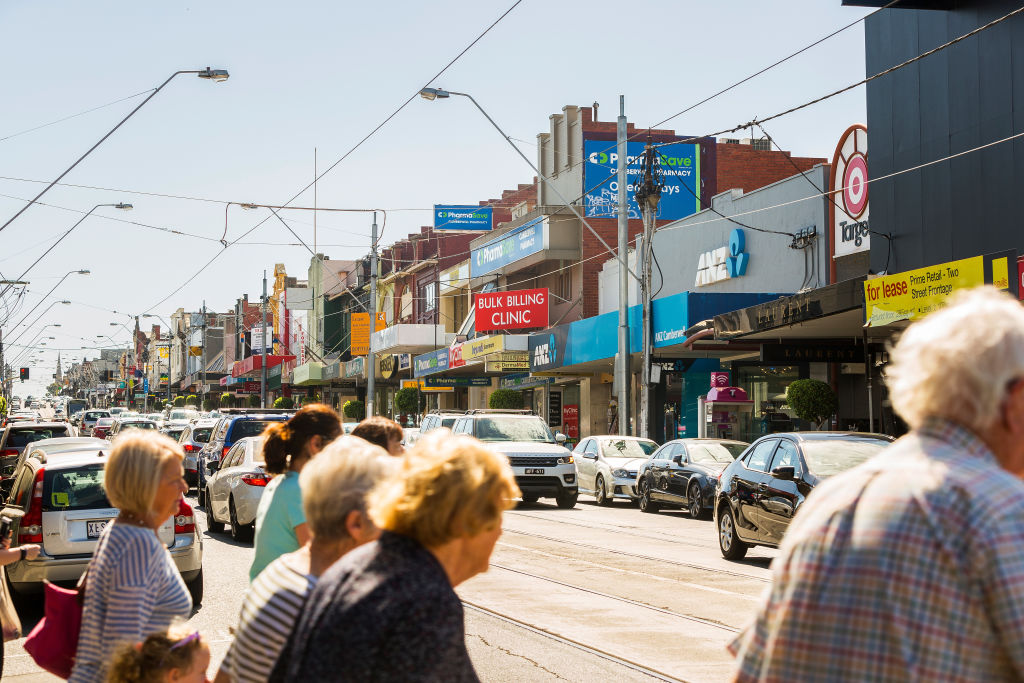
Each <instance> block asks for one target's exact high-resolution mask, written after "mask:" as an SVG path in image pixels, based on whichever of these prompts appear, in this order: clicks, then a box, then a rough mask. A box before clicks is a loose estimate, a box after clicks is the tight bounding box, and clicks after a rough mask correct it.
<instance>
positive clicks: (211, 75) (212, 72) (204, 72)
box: [0, 67, 228, 232]
mask: <svg viewBox="0 0 1024 683" xmlns="http://www.w3.org/2000/svg"><path fill="white" fill-rule="evenodd" d="M180 74H196V75H198V76H199V78H205V79H207V80H211V81H218V82H219V81H226V80H227V79H228V72H227V71H226V70H224V69H211V68H210V67H206V68H205V69H201V70H195V71H175V72H174V73H173V74H171V75H170V77H169V78H168V79H167V80H166V81H164V82H163V83H161V84H160V85H159V86H157V87H156V89H155V90H153V92H151V93H150V94H149V96H148V97H147V98H146V99H144V100H142V102H139V105H138V106H137V107H135V109H132V110H131V111H130V112H128V116H125V117H124V118H123V119H121V121H120V123H118V124H117V125H116V126H114V127H113V128H111V129H110V132H108V133H107V134H106V135H104V136H103V137H102V138H100V139H99V142H97V143H96V144H95V145H93V146H92V147H90V148H89V149H88V151H86V153H85V154H83V155H82V156H80V157H78V159H76V160H75V163H73V164H71V165H70V166H68V168H67V170H65V171H64V172H63V173H61V174H60V175H59V176H57V177H56V179H54V181H53V182H51V183H50V184H49V185H47V186H46V187H44V188H43V190H42V192H40V193H39V194H37V195H36V196H35V197H33V198H32V200H31V201H30V202H29V203H28V204H26V205H25V206H23V207H21V208H20V209H19V210H18V212H17V213H16V214H14V215H13V216H11V217H10V218H9V219H7V222H6V223H4V224H3V225H0V232H2V231H3V230H4V229H5V228H6V227H7V226H8V225H10V224H11V223H13V222H14V221H15V220H16V219H17V218H18V216H20V215H21V214H23V213H25V211H26V210H27V209H28V207H30V206H32V205H33V204H35V203H36V202H37V201H39V198H40V197H42V196H43V195H44V194H46V193H47V192H49V191H50V189H51V188H52V187H53V186H54V185H56V184H57V183H59V182H60V181H61V180H63V178H64V176H66V175H67V174H68V173H71V171H72V170H73V169H74V168H75V166H78V164H80V163H81V162H82V160H83V159H85V158H86V157H87V156H89V155H90V154H92V152H93V150H95V149H96V148H97V147H99V146H100V145H102V144H103V142H104V141H106V139H107V138H109V137H110V136H111V135H113V134H114V132H115V131H116V130H117V129H118V128H120V127H121V126H123V125H124V123H125V121H127V120H128V119H130V118H131V117H132V116H134V115H135V112H137V111H138V110H140V109H142V107H143V106H145V104H146V103H147V102H149V101H150V100H151V99H153V97H155V96H156V94H157V93H158V92H160V91H161V90H163V88H164V86H165V85H167V84H168V83H170V82H171V80H172V79H173V78H174V77H175V76H178V75H180Z"/></svg>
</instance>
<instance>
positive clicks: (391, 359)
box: [378, 354, 398, 379]
mask: <svg viewBox="0 0 1024 683" xmlns="http://www.w3.org/2000/svg"><path fill="white" fill-rule="evenodd" d="M378 364H379V365H380V376H381V377H383V378H384V379H391V378H392V377H394V375H395V371H396V370H398V356H395V355H394V354H388V355H385V356H381V357H380V360H379V361H378Z"/></svg>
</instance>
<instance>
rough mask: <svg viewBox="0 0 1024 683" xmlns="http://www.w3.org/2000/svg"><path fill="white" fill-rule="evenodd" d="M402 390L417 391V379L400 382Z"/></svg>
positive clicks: (418, 382) (418, 383) (418, 384)
mask: <svg viewBox="0 0 1024 683" xmlns="http://www.w3.org/2000/svg"><path fill="white" fill-rule="evenodd" d="M402 388H403V389H419V388H420V381H419V380H418V379H403V380H402Z"/></svg>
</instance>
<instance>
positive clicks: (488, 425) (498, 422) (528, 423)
mask: <svg viewBox="0 0 1024 683" xmlns="http://www.w3.org/2000/svg"><path fill="white" fill-rule="evenodd" d="M476 438H478V439H480V440H481V441H536V442H540V443H552V442H553V441H554V440H555V439H554V437H553V436H552V435H551V430H550V429H548V426H547V425H546V424H544V423H543V422H542V421H541V419H540V418H538V417H532V418H515V417H481V418H478V419H477V421H476Z"/></svg>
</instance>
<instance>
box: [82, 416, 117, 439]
mask: <svg viewBox="0 0 1024 683" xmlns="http://www.w3.org/2000/svg"><path fill="white" fill-rule="evenodd" d="M81 417H82V419H81V421H80V422H79V424H78V429H79V431H80V432H81V434H82V436H92V428H93V427H95V426H96V420H98V419H100V418H101V417H110V411H109V410H86V411H84V412H83V413H82V415H81Z"/></svg>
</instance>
